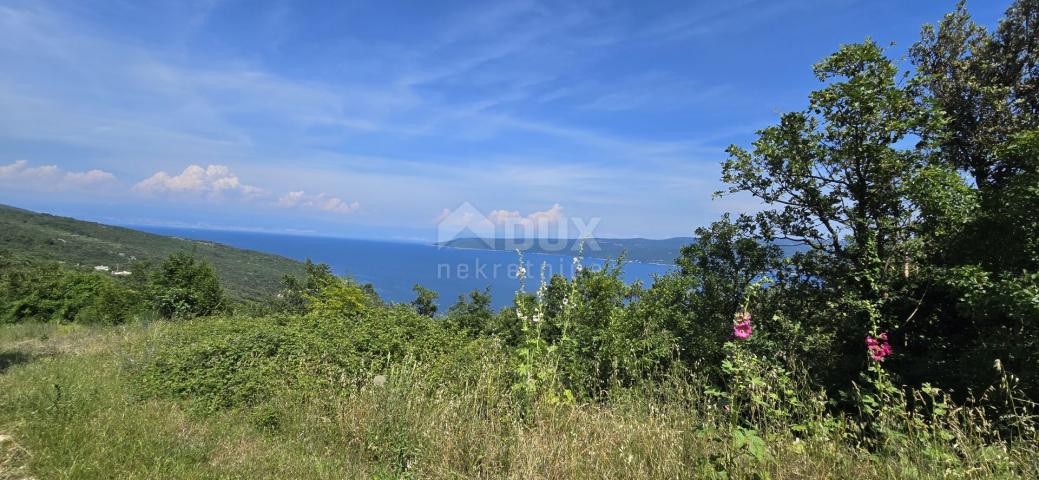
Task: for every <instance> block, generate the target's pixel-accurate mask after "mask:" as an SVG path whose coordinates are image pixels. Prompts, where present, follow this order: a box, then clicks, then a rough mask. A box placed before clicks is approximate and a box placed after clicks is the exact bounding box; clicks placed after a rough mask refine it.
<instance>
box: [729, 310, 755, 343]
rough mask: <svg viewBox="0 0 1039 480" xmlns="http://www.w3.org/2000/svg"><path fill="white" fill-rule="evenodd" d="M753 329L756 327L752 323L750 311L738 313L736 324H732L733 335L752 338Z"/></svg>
mask: <svg viewBox="0 0 1039 480" xmlns="http://www.w3.org/2000/svg"><path fill="white" fill-rule="evenodd" d="M753 331H754V327H751V325H750V312H740V313H737V314H736V324H735V325H733V326H732V335H733V336H734V337H736V338H738V339H740V340H746V339H748V338H750V334H751V333H752V332H753Z"/></svg>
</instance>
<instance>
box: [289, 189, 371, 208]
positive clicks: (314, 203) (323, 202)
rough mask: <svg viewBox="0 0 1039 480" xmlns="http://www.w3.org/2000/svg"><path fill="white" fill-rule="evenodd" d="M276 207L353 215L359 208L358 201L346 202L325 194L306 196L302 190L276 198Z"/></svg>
mask: <svg viewBox="0 0 1039 480" xmlns="http://www.w3.org/2000/svg"><path fill="white" fill-rule="evenodd" d="M278 206H280V207H285V208H310V209H316V210H320V211H323V212H331V213H340V214H346V213H354V212H356V211H357V210H358V209H360V208H361V203H360V202H358V201H356V200H355V201H353V202H347V201H345V200H343V199H341V198H339V197H333V196H330V195H327V194H325V193H319V194H317V195H308V194H307V193H306V192H304V191H303V190H298V191H295V192H289V193H286V194H285V195H282V196H281V197H279V198H278Z"/></svg>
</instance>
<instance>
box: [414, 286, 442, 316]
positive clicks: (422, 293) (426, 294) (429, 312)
mask: <svg viewBox="0 0 1039 480" xmlns="http://www.w3.org/2000/svg"><path fill="white" fill-rule="evenodd" d="M412 290H414V291H415V295H417V297H415V300H413V301H412V302H411V306H413V307H415V311H416V312H418V314H419V315H425V316H427V317H435V316H436V314H437V303H436V302H437V299H438V298H440V294H439V293H437V292H434V291H432V290H430V289H428V288H426V287H423V286H422V285H419V284H417V283H416V284H415V286H414V287H412Z"/></svg>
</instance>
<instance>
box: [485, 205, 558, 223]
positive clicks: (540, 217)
mask: <svg viewBox="0 0 1039 480" xmlns="http://www.w3.org/2000/svg"><path fill="white" fill-rule="evenodd" d="M487 219H488V220H490V221H491V222H493V223H494V224H496V225H523V226H535V227H536V226H548V225H558V224H559V223H560V222H561V221H563V220H564V216H563V207H562V206H561V205H559V204H558V203H557V204H555V205H552V207H551V208H549V209H548V210H544V211H540V212H532V213H530V214H528V215H526V216H524V215H521V214H520V212H519V211H508V210H493V211H491V213H489V214H487Z"/></svg>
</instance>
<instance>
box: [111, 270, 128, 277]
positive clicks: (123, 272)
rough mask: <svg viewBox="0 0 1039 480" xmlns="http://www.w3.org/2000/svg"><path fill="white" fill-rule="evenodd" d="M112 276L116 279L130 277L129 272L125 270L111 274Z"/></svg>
mask: <svg viewBox="0 0 1039 480" xmlns="http://www.w3.org/2000/svg"><path fill="white" fill-rule="evenodd" d="M112 275H115V276H117V277H126V276H129V275H130V272H128V271H126V270H120V271H118V272H112Z"/></svg>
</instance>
